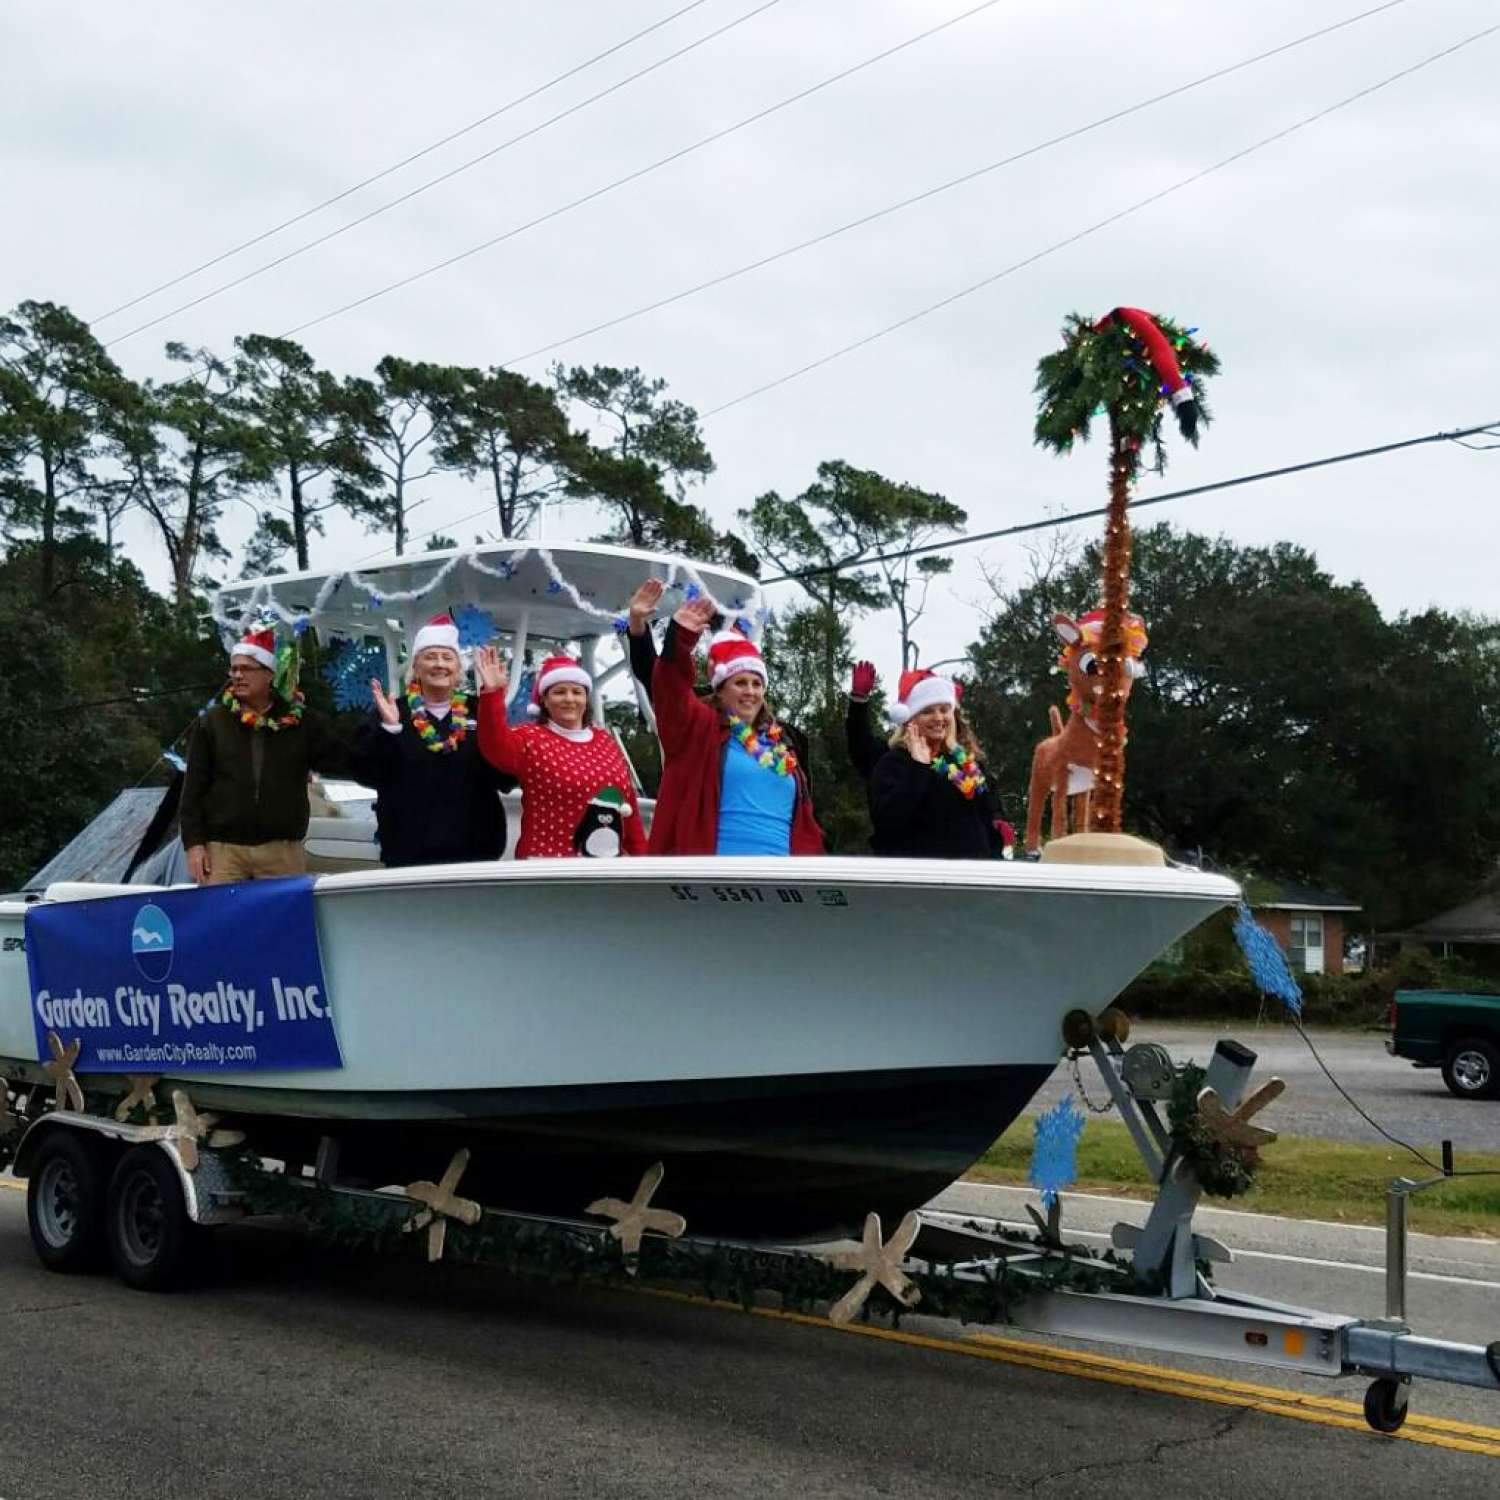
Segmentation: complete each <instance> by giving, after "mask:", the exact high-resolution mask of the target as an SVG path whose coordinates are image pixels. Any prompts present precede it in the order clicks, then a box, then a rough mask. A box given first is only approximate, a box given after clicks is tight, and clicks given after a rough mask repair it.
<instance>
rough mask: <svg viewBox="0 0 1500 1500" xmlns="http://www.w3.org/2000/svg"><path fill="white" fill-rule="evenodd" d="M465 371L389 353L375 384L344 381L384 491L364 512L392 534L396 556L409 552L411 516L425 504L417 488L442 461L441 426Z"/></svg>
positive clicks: (351, 409)
mask: <svg viewBox="0 0 1500 1500" xmlns="http://www.w3.org/2000/svg"><path fill="white" fill-rule="evenodd" d="M461 388H462V372H461V371H459V370H458V369H456V368H454V367H453V366H449V365H434V364H423V363H414V362H413V361H411V360H408V359H398V358H397V357H396V356H395V355H394V354H388V355H386V357H385V358H384V359H382V360H381V361H380V363H379V364H378V365H376V366H375V379H374V380H365V379H362V378H351V379H348V380H345V382H344V390H343V404H344V406H345V408H346V410H347V411H348V413H349V415H350V419H351V421H352V423H353V431H354V435H355V437H356V438H357V439H358V441H359V443H360V444H361V446H362V447H363V449H364V454H365V458H366V460H367V461H368V463H369V466H370V468H371V469H373V470H374V471H375V473H376V474H377V475H378V476H379V479H378V483H379V486H380V488H379V489H378V490H376V491H374V492H372V493H371V494H370V495H369V498H368V501H367V502H366V503H365V504H364V505H363V506H362V507H361V508H362V509H363V510H364V512H365V514H366V516H367V519H368V521H369V523H370V525H371V528H372V529H378V530H381V531H389V532H390V533H391V534H392V536H393V538H394V541H395V548H396V556H397V557H402V556H404V555H405V552H406V535H407V516H408V515H409V514H410V512H411V510H412V508H413V506H414V505H419V504H421V501H420V500H415V499H413V497H412V495H411V493H410V487H411V486H412V485H416V484H420V483H421V482H422V481H423V480H424V479H430V478H431V477H432V475H434V474H435V473H437V471H438V470H439V469H440V468H445V467H449V465H447V464H446V463H444V461H443V453H442V436H441V432H440V424H441V422H442V416H443V413H444V412H445V411H447V410H448V409H449V408H450V407H451V406H452V405H453V404H454V402H455V401H456V400H457V399H458V396H459V393H460V390H461Z"/></svg>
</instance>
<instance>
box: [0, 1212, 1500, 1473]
mask: <svg viewBox="0 0 1500 1500" xmlns="http://www.w3.org/2000/svg"><path fill="white" fill-rule="evenodd" d="M987 1201H989V1200H987ZM994 1201H999V1200H998V1199H996V1200H994ZM1095 1211H1096V1212H1102V1213H1104V1214H1105V1215H1108V1214H1109V1213H1111V1212H1113V1209H1112V1207H1111V1206H1110V1205H1103V1206H1096V1208H1095ZM1079 1212H1080V1213H1082V1209H1080V1210H1079ZM1268 1232H1270V1231H1266V1230H1262V1233H1268ZM220 1239H221V1244H222V1247H223V1248H222V1255H221V1264H220V1267H219V1269H218V1271H217V1274H216V1275H215V1277H214V1278H213V1279H212V1280H211V1281H210V1282H209V1283H208V1284H207V1285H205V1286H204V1287H202V1288H200V1289H199V1290H197V1291H194V1292H192V1293H187V1294H179V1295H177V1296H173V1297H154V1296H150V1295H147V1294H143V1293H137V1292H131V1291H128V1290H126V1289H125V1288H123V1287H122V1286H120V1285H119V1284H118V1283H116V1282H115V1281H114V1280H112V1279H110V1278H108V1277H104V1276H99V1277H88V1278H76V1277H59V1276H56V1275H52V1274H50V1273H48V1272H46V1271H44V1270H42V1269H41V1268H40V1267H39V1266H38V1264H37V1263H36V1261H35V1259H34V1257H33V1255H32V1253H31V1249H30V1245H29V1242H28V1238H27V1234H26V1228H25V1214H24V1199H23V1197H22V1195H21V1194H20V1193H19V1192H16V1191H13V1190H7V1191H0V1372H3V1373H0V1495H3V1496H4V1497H5V1500H54V1497H55V1500H63V1497H66V1500H76V1497H79V1496H87V1497H92V1496H99V1497H110V1500H136V1497H140V1500H174V1497H177V1496H183V1497H188V1496H191V1497H194V1500H207V1497H214V1496H237V1497H238V1496H244V1495H256V1496H264V1497H276V1500H279V1497H293V1496H314V1497H317V1500H340V1497H345V1496H348V1497H359V1500H369V1497H386V1496H392V1497H398V1496H408V1495H410V1496H418V1495H420V1496H424V1497H428V1496H432V1495H439V1494H447V1495H453V1494H460V1495H482V1496H513V1495H514V1496H520V1495H541V1496H549V1497H550V1496H589V1497H599V1496H606V1497H614V1496H629V1497H646V1496H650V1497H653V1500H672V1497H677V1496H693V1497H717V1496H755V1497H757V1500H763V1497H776V1496H789V1497H791V1496H795V1497H802V1496H808V1495H817V1496H819V1497H827V1500H841V1497H852V1496H870V1495H881V1496H898V1497H908V1496H909V1497H933V1500H939V1497H940V1500H952V1497H953V1496H955V1495H969V1494H984V1495H998V1496H1010V1495H1016V1496H1022V1495H1032V1496H1041V1497H1046V1496H1058V1497H1064V1496H1076V1495H1083V1494H1112V1493H1122V1492H1129V1493H1149V1494H1150V1495H1152V1496H1153V1497H1163V1500H1171V1497H1177V1496H1181V1497H1192V1500H1202V1497H1203V1496H1205V1495H1219V1496H1225V1497H1231V1500H1233V1497H1239V1496H1244V1497H1247V1500H1248V1497H1252V1496H1253V1497H1255V1500H1263V1497H1265V1496H1267V1495H1292V1494H1308V1493H1317V1492H1318V1491H1319V1490H1322V1491H1324V1492H1325V1493H1346V1494H1379V1495H1382V1496H1386V1495H1419V1494H1421V1495H1431V1494H1441V1495H1443V1496H1444V1497H1445V1500H1462V1497H1468V1496H1475V1497H1478V1496H1486V1497H1488V1496H1493V1495H1494V1494H1495V1493H1496V1486H1497V1484H1500V1442H1497V1443H1496V1444H1495V1445H1494V1446H1492V1447H1491V1450H1490V1454H1491V1456H1481V1455H1479V1454H1476V1453H1471V1452H1464V1451H1458V1445H1459V1444H1460V1443H1461V1441H1462V1440H1461V1439H1459V1438H1457V1437H1455V1436H1453V1435H1451V1434H1446V1433H1444V1432H1442V1431H1439V1432H1437V1433H1436V1435H1435V1436H1434V1437H1432V1438H1431V1439H1429V1441H1428V1442H1427V1443H1426V1444H1423V1443H1418V1442H1415V1441H1406V1440H1399V1439H1398V1440H1392V1439H1388V1438H1382V1437H1379V1436H1376V1435H1375V1434H1372V1433H1369V1432H1363V1431H1359V1432H1353V1431H1345V1430H1341V1429H1339V1428H1336V1427H1330V1426H1327V1425H1313V1422H1312V1421H1311V1420H1292V1419H1289V1418H1288V1417H1286V1416H1276V1415H1267V1414H1265V1413H1263V1412H1262V1411H1259V1410H1255V1409H1252V1408H1251V1407H1249V1406H1247V1405H1245V1404H1243V1403H1242V1404H1236V1405H1221V1404H1215V1403H1214V1402H1213V1401H1211V1400H1186V1399H1182V1398H1181V1397H1179V1396H1176V1395H1165V1394H1161V1393H1159V1392H1157V1391H1153V1390H1152V1389H1149V1388H1147V1386H1148V1385H1149V1383H1148V1382H1142V1381H1136V1382H1127V1383H1125V1384H1115V1383H1105V1382H1104V1381H1103V1380H1102V1379H1098V1378H1095V1379H1080V1378H1075V1377H1074V1376H1071V1375H1066V1374H1059V1373H1054V1372H1052V1371H1051V1370H1047V1369H1030V1368H1020V1367H1017V1366H1016V1365H1015V1364H1013V1363H1007V1362H1003V1360H1002V1359H1000V1358H999V1357H997V1356H995V1355H993V1354H992V1355H989V1357H986V1351H987V1350H988V1349H993V1348H994V1347H995V1346H987V1345H984V1344H982V1343H979V1342H976V1340H975V1338H974V1335H973V1334H972V1332H969V1331H965V1330H961V1329H958V1328H955V1327H952V1326H943V1325H935V1324H930V1325H927V1326H926V1328H925V1329H923V1325H921V1324H917V1325H915V1327H916V1329H917V1330H918V1334H917V1338H916V1339H912V1338H907V1339H904V1340H897V1339H891V1338H882V1337H873V1336H861V1335H859V1334H846V1333H839V1332H835V1331H833V1330H831V1329H830V1328H829V1327H828V1326H827V1325H822V1324H814V1323H801V1322H794V1321H787V1320H781V1319H772V1318H769V1317H759V1316H751V1315H747V1314H744V1313H741V1312H737V1311H724V1310H720V1309H714V1308H708V1307H704V1306H701V1305H694V1304H690V1303H685V1302H681V1301H673V1300H667V1299H663V1298H660V1297H653V1296H649V1295H645V1294H640V1293H632V1292H627V1291H606V1290H597V1289H567V1288H550V1287H546V1286H541V1285H538V1284H535V1283H529V1282H518V1281H513V1280H509V1279H507V1278H505V1277H504V1276H501V1275H498V1274H496V1273H494V1272H491V1271H486V1270H483V1269H478V1268H455V1267H446V1266H441V1265H440V1266H436V1267H423V1266H421V1265H413V1264H410V1263H405V1262H392V1261H372V1262H366V1263H363V1264H359V1265H355V1266H350V1265H348V1264H347V1263H340V1262H338V1261H335V1260H331V1259H329V1258H327V1257H325V1256H324V1255H322V1254H321V1253H319V1252H317V1251H315V1250H314V1249H313V1248H312V1247H310V1246H308V1245H306V1244H305V1243H303V1242H301V1241H299V1240H297V1239H296V1238H294V1237H292V1236H289V1235H286V1234H284V1233H281V1232H278V1231H275V1230H271V1229H265V1228H257V1227H250V1226H243V1227H239V1228H236V1229H234V1230H231V1231H221V1233H220ZM1432 1253H1437V1252H1432ZM1439 1259H1441V1256H1440V1255H1439ZM1269 1264H1271V1262H1255V1263H1253V1265H1254V1266H1259V1267H1260V1268H1261V1270H1260V1271H1257V1270H1254V1269H1253V1268H1252V1269H1249V1270H1247V1272H1246V1274H1250V1275H1258V1274H1262V1273H1263V1271H1264V1267H1265V1266H1266V1265H1269ZM1288 1264H1290V1263H1288ZM1300 1269H1301V1270H1302V1271H1303V1272H1305V1274H1306V1275H1308V1276H1311V1277H1313V1278H1314V1279H1316V1277H1317V1275H1318V1274H1319V1273H1318V1270H1317V1267H1316V1266H1307V1267H1301V1268H1300ZM1481 1269H1482V1268H1481ZM1330 1274H1335V1275H1337V1274H1338V1273H1330ZM1350 1274H1354V1275H1361V1274H1363V1273H1358V1272H1354V1273H1350ZM1473 1279H1474V1280H1475V1281H1476V1282H1479V1281H1480V1280H1481V1278H1473ZM1436 1286H1437V1283H1432V1284H1431V1287H1433V1288H1435V1287H1436ZM1497 1286H1500V1279H1497V1280H1496V1281H1492V1282H1490V1283H1489V1287H1488V1288H1484V1287H1482V1286H1480V1285H1476V1286H1472V1287H1471V1286H1464V1287H1462V1288H1460V1293H1461V1295H1462V1296H1464V1297H1473V1298H1476V1299H1479V1300H1478V1301H1477V1302H1476V1303H1475V1305H1477V1306H1483V1305H1488V1306H1489V1307H1490V1308H1491V1309H1493V1307H1494V1306H1495V1290H1494V1288H1495V1287H1497ZM1485 1299H1487V1304H1486V1302H1485ZM1467 1308H1468V1304H1467V1303H1464V1304H1463V1306H1462V1307H1460V1306H1459V1305H1458V1304H1455V1308H1454V1316H1455V1317H1464V1318H1466V1317H1469V1316H1471V1314H1470V1312H1469V1311H1467ZM923 1332H925V1333H926V1334H929V1335H933V1336H934V1337H933V1338H932V1340H931V1341H930V1342H925V1343H924V1342H921V1341H920V1338H921V1334H922V1333H923ZM1247 1378H1249V1379H1260V1380H1268V1379H1269V1380H1275V1379H1276V1377H1274V1376H1271V1377H1267V1376H1266V1375H1265V1374H1264V1373H1263V1372H1255V1371H1251V1372H1249V1373H1248V1376H1247ZM1324 1389H1325V1390H1326V1389H1327V1387H1324ZM1342 1393H1343V1394H1348V1395H1353V1396H1354V1397H1355V1398H1356V1399H1357V1398H1358V1394H1359V1391H1358V1389H1357V1388H1356V1389H1354V1390H1352V1391H1351V1390H1349V1389H1348V1388H1347V1387H1345V1388H1344V1389H1343V1391H1342ZM1440 1395H1441V1392H1440V1389H1439V1388H1437V1387H1423V1388H1422V1389H1421V1392H1420V1396H1419V1399H1421V1400H1424V1401H1427V1409H1428V1410H1433V1409H1438V1408H1437V1407H1436V1406H1435V1405H1434V1404H1433V1402H1434V1401H1435V1400H1436V1399H1437V1398H1438V1397H1439V1396H1440ZM1429 1396H1430V1397H1431V1398H1432V1399H1431V1400H1429V1399H1428V1398H1429ZM1455 1410H1456V1411H1458V1412H1460V1413H1462V1412H1463V1411H1464V1410H1465V1408H1461V1407H1460V1408H1455ZM1485 1411H1486V1413H1487V1414H1488V1419H1489V1421H1490V1422H1491V1423H1495V1422H1500V1401H1494V1400H1491V1401H1489V1404H1488V1406H1487V1407H1486V1408H1485ZM1496 1437H1497V1439H1500V1434H1496Z"/></svg>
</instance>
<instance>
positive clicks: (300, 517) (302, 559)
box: [286, 464, 312, 573]
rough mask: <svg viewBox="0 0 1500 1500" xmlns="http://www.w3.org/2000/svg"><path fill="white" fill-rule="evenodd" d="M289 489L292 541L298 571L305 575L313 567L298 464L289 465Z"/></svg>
mask: <svg viewBox="0 0 1500 1500" xmlns="http://www.w3.org/2000/svg"><path fill="white" fill-rule="evenodd" d="M286 472H287V487H288V489H289V490H290V491H291V496H292V540H293V541H294V542H295V543H296V545H297V571H298V572H300V573H305V572H307V570H308V569H309V568H310V567H311V566H312V564H311V563H310V562H308V560H307V511H306V510H305V509H304V507H303V501H302V471H301V470H300V469H299V468H298V467H297V465H296V464H288V465H287V471H286Z"/></svg>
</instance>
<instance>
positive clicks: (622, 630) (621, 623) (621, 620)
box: [610, 615, 630, 635]
mask: <svg viewBox="0 0 1500 1500" xmlns="http://www.w3.org/2000/svg"><path fill="white" fill-rule="evenodd" d="M610 624H612V625H613V626H614V627H615V634H616V635H624V634H626V632H627V631H629V629H630V616H629V615H616V616H615V617H614V619H613V620H611V621H610Z"/></svg>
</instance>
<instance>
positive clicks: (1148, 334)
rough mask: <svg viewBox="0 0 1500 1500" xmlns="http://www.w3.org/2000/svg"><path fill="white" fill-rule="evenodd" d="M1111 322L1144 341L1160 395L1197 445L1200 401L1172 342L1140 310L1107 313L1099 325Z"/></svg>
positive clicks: (1128, 308) (1120, 310) (1103, 325)
mask: <svg viewBox="0 0 1500 1500" xmlns="http://www.w3.org/2000/svg"><path fill="white" fill-rule="evenodd" d="M1111 323H1123V324H1124V325H1125V327H1127V328H1128V329H1129V330H1130V331H1131V332H1132V333H1133V334H1134V335H1135V336H1136V338H1138V339H1139V340H1140V341H1141V344H1142V345H1143V346H1144V348H1145V351H1146V358H1147V359H1148V360H1150V361H1151V368H1152V370H1153V371H1154V372H1155V374H1156V378H1157V381H1158V382H1159V383H1160V393H1161V394H1162V395H1163V396H1165V397H1166V399H1167V403H1168V405H1170V406H1171V408H1172V410H1173V411H1174V412H1176V413H1177V425H1178V426H1179V427H1181V428H1182V435H1183V437H1185V438H1186V439H1187V440H1188V441H1189V442H1190V443H1192V444H1194V445H1195V446H1196V444H1197V442H1198V417H1199V411H1198V401H1197V398H1196V397H1195V396H1194V394H1193V387H1192V382H1191V381H1190V380H1189V379H1188V377H1187V376H1186V375H1184V374H1183V373H1182V367H1181V366H1180V365H1179V364H1178V363H1177V354H1176V352H1175V351H1174V350H1173V348H1172V343H1171V340H1170V339H1168V338H1167V336H1166V334H1164V333H1163V332H1162V331H1161V329H1160V327H1158V325H1157V322H1156V319H1155V318H1153V317H1152V316H1151V314H1150V313H1148V312H1142V311H1141V309H1140V308H1138V307H1117V308H1115V309H1114V311H1113V312H1110V313H1106V314H1105V315H1104V317H1102V318H1101V319H1100V320H1099V325H1098V326H1099V327H1100V328H1107V327H1108V326H1109V325H1110V324H1111Z"/></svg>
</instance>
